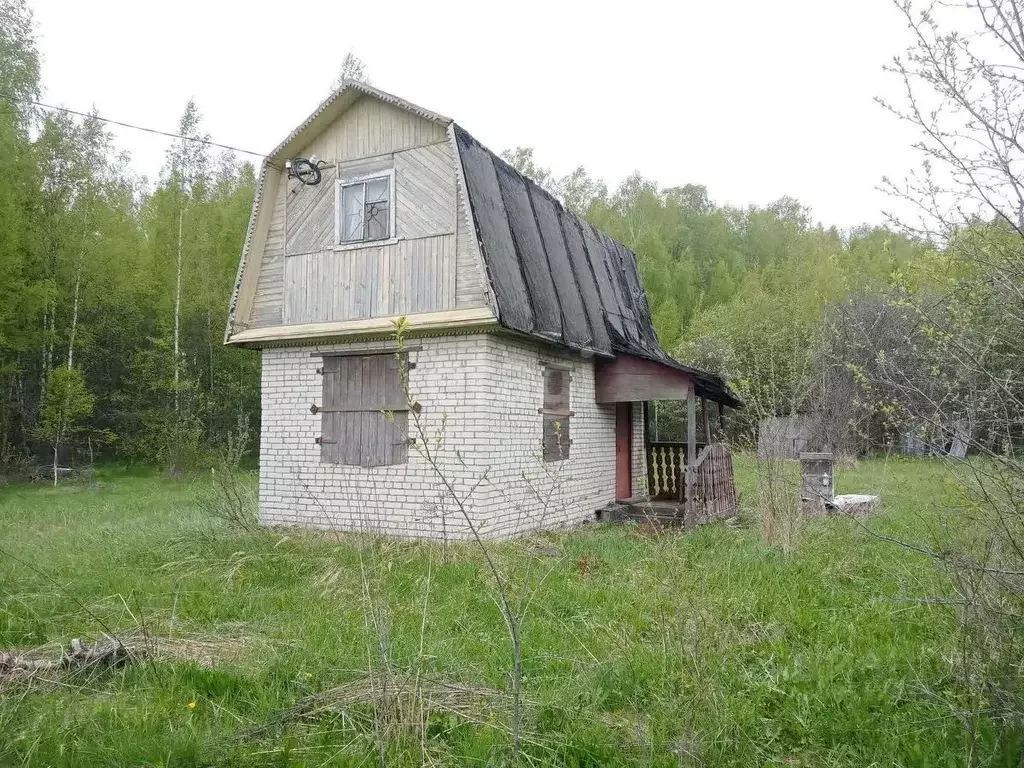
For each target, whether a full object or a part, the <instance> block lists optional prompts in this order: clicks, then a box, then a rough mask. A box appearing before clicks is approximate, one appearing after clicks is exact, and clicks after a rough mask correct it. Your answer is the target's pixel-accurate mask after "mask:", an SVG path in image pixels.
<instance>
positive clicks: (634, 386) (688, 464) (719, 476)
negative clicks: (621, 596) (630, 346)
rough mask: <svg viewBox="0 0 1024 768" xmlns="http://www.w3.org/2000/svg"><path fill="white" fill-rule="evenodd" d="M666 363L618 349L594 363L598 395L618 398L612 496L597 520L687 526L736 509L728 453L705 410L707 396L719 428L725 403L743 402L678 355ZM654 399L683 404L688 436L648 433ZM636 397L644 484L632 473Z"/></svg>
mask: <svg viewBox="0 0 1024 768" xmlns="http://www.w3.org/2000/svg"><path fill="white" fill-rule="evenodd" d="M671 363H673V365H669V364H666V363H664V362H659V361H653V360H646V359H642V358H635V357H631V356H622V357H619V358H616V359H615V360H614V361H610V362H606V363H603V364H600V365H598V367H597V369H596V395H597V401H598V402H603V403H615V404H616V409H617V418H616V483H615V485H616V494H615V496H616V497H615V500H614V501H613V502H612V503H610V504H608V505H606V506H605V507H603V508H602V509H600V510H598V511H597V518H598V519H599V520H604V521H612V520H637V521H646V522H653V523H657V524H661V525H669V526H682V527H684V528H692V527H694V526H696V525H698V524H701V523H706V522H712V521H714V520H720V519H724V518H728V517H732V516H734V515H735V514H736V512H737V508H738V501H739V499H738V494H737V492H736V482H735V476H734V473H733V465H732V454H731V453H730V452H729V449H728V448H727V447H726V445H725V444H724V443H722V442H719V441H718V440H717V439H716V437H718V436H717V435H715V434H714V431H713V430H712V426H711V422H712V419H711V418H710V417H709V410H710V404H711V403H717V405H718V417H719V418H718V421H719V431H721V424H722V409H723V408H724V407H727V406H728V407H734V408H735V407H741V406H742V403H741V402H740V401H739V399H738V398H737V397H736V396H735V395H734V394H733V393H732V392H731V391H730V390H729V389H728V387H726V386H725V384H724V382H722V381H721V380H720V379H718V378H717V377H713V376H710V375H709V374H705V373H703V372H700V371H696V370H694V369H688V368H686V367H685V366H682V365H680V364H678V363H675V361H671ZM652 400H679V401H684V402H685V403H686V438H687V439H686V440H685V441H657V440H652V439H651V423H650V412H651V409H650V401H652ZM698 400H699V401H700V406H701V407H700V420H699V422H698V416H697V403H698ZM638 402H642V403H643V436H644V456H645V459H646V461H645V466H646V470H647V476H646V478H643V480H645V481H646V482H644V483H642V484H641V483H638V482H635V481H634V478H632V476H631V473H632V467H631V462H630V457H631V455H632V433H631V430H630V424H631V422H632V409H633V408H634V407H635V404H636V403H638ZM698 434H699V435H700V438H701V439H700V440H698ZM638 486H639V487H640V488H641V490H643V489H646V492H645V493H642V494H641V495H636V493H635V492H634V489H636V488H637V487H638Z"/></svg>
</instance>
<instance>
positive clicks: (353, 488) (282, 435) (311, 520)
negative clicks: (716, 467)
mask: <svg viewBox="0 0 1024 768" xmlns="http://www.w3.org/2000/svg"><path fill="white" fill-rule="evenodd" d="M409 344H410V346H415V347H419V349H415V350H413V351H411V352H410V354H409V359H410V362H415V363H416V366H415V368H413V369H412V370H411V371H410V374H409V389H410V394H411V396H412V398H413V399H414V400H416V401H418V402H419V403H420V404H421V406H422V411H421V422H422V425H423V429H424V431H425V433H426V438H427V443H426V446H424V440H423V438H422V436H421V435H420V434H418V433H417V431H416V428H415V427H414V426H413V424H412V416H411V415H410V427H409V434H410V437H415V438H416V445H414V446H411V447H410V449H409V461H408V463H406V464H402V465H397V466H390V467H352V466H344V465H335V464H321V463H320V446H319V445H317V444H316V442H315V438H316V437H317V436H318V435H319V434H320V417H319V416H314V415H313V414H311V413H310V411H309V406H310V405H311V404H312V403H317V404H320V403H321V384H322V377H321V376H320V375H319V374H317V373H316V369H317V368H318V367H319V366H320V365H321V364H322V363H321V358H320V357H318V356H316V354H315V353H317V352H323V351H332V350H337V349H346V350H350V349H366V350H373V349H374V348H380V346H381V345H380V344H379V343H375V342H362V343H354V344H343V345H338V344H335V345H319V346H303V347H290V348H273V349H266V350H264V351H263V380H262V385H263V431H262V435H261V441H260V519H261V521H262V522H263V523H265V524H268V525H295V524H306V525H314V526H318V527H322V528H337V529H339V530H373V531H376V532H379V533H385V534H388V535H394V536H416V537H429V538H465V537H467V536H468V535H469V530H468V528H467V526H466V522H465V518H464V516H463V514H462V512H461V510H460V509H459V506H458V504H457V503H456V502H455V500H454V499H453V496H452V492H451V491H449V490H448V489H447V488H446V487H445V483H444V482H442V480H441V478H440V477H439V476H438V474H437V472H435V471H434V469H433V468H432V467H431V464H430V462H428V461H427V459H426V458H425V456H424V455H423V451H424V448H425V447H426V449H427V450H429V452H430V453H431V454H432V455H433V456H435V457H436V464H437V465H438V467H439V468H440V470H441V472H442V474H443V476H444V478H445V480H446V481H447V482H448V483H450V484H451V486H452V487H453V489H454V491H455V494H456V495H458V496H459V497H460V498H462V499H464V506H465V509H466V511H467V512H468V514H469V516H470V518H471V519H472V521H473V524H474V526H476V527H477V529H478V530H479V531H480V532H481V533H482V534H483V535H485V536H488V537H506V536H515V535H519V534H522V533H525V532H527V531H530V530H535V529H538V528H555V527H562V526H567V525H574V524H577V523H580V522H582V521H584V520H593V519H594V511H595V510H596V509H597V508H598V507H600V506H603V505H604V504H606V503H607V502H609V501H611V500H612V498H613V497H614V495H615V408H614V406H601V405H597V404H596V403H595V402H594V367H593V362H592V361H591V360H589V359H583V358H580V357H576V356H572V355H570V354H568V353H567V352H564V351H559V350H555V349H554V348H548V347H546V346H543V345H539V344H534V343H530V342H525V341H520V340H518V339H511V338H509V337H505V336H499V335H495V334H475V335H465V336H451V337H443V338H424V339H414V340H410V342H409ZM543 361H551V362H558V363H560V364H567V365H570V366H571V368H572V379H571V389H570V408H572V410H573V411H575V416H573V418H572V422H571V437H572V446H571V449H570V455H569V458H568V459H566V460H565V461H560V462H547V463H545V462H543V461H541V459H540V448H541V418H542V417H541V415H540V414H539V413H538V412H537V411H538V408H540V407H541V405H542V403H543V397H544V396H543V367H542V365H541V364H540V363H541V362H543ZM633 418H634V434H633V484H634V490H635V491H637V492H639V491H640V490H642V488H643V487H644V486H645V485H646V468H645V464H644V454H643V413H642V408H641V406H640V404H639V403H636V404H634V409H633Z"/></svg>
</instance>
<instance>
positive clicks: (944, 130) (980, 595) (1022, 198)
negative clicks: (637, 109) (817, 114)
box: [872, 0, 1024, 754]
mask: <svg viewBox="0 0 1024 768" xmlns="http://www.w3.org/2000/svg"><path fill="white" fill-rule="evenodd" d="M896 7H897V9H898V10H899V12H900V14H901V15H902V18H903V19H904V21H905V22H906V24H907V25H908V27H909V29H910V31H911V34H912V39H913V43H912V44H911V46H910V47H909V48H908V50H907V51H906V53H905V54H904V55H903V56H900V57H897V58H895V59H894V60H893V63H892V64H891V65H890V66H889V68H888V69H889V71H890V72H891V73H893V74H894V75H895V76H896V77H897V78H898V80H899V82H900V84H901V85H902V89H903V98H902V101H901V102H900V103H890V102H886V101H882V103H883V105H884V106H885V107H886V108H887V109H889V110H890V111H891V112H892V113H893V114H894V115H896V116H897V117H898V118H899V119H901V120H903V121H906V122H907V123H909V124H910V125H911V126H913V127H914V128H915V129H916V130H917V131H918V134H919V139H918V141H917V142H916V144H915V147H916V149H917V150H918V151H919V152H920V154H921V157H922V162H921V167H920V170H919V171H916V172H914V173H912V174H911V175H910V176H909V177H908V178H907V179H906V180H905V181H903V182H900V183H896V182H894V181H892V180H890V179H887V180H885V184H886V186H887V188H888V189H889V191H890V192H891V193H892V194H893V196H894V198H895V200H897V201H899V203H900V204H901V205H902V210H901V211H899V212H897V211H893V212H892V213H891V218H892V220H893V222H894V223H895V224H897V225H898V226H900V227H901V228H902V229H904V231H906V232H908V233H911V234H914V235H919V236H923V237H927V238H930V239H931V240H933V241H934V242H935V243H936V244H937V245H939V246H940V248H941V253H940V254H939V255H938V256H937V257H936V258H935V259H934V260H932V261H931V262H930V263H928V264H926V266H927V267H928V271H927V273H926V274H925V275H923V276H922V275H920V274H914V273H912V272H909V273H906V274H903V273H900V274H897V275H895V279H894V280H893V288H892V291H891V294H890V301H891V302H892V303H894V304H896V305H898V306H900V307H902V308H903V309H904V310H905V311H906V312H908V313H910V314H911V316H912V317H913V321H914V324H915V326H916V327H917V328H919V329H920V333H919V334H918V336H917V338H916V339H915V340H914V344H915V346H916V347H918V356H919V357H921V358H922V359H924V360H925V361H927V365H925V366H921V367H915V368H911V369H909V370H908V369H906V368H904V367H901V366H900V365H899V361H898V359H892V358H891V357H887V356H886V355H885V354H884V351H879V353H878V354H877V355H876V357H875V361H874V363H875V365H874V367H873V374H872V375H873V378H874V380H875V381H874V383H876V384H877V385H878V386H879V387H884V388H885V389H886V391H888V392H889V393H891V397H892V399H893V401H894V406H893V407H894V408H895V409H897V412H896V416H897V417H898V418H899V419H901V420H902V421H904V422H906V423H911V424H919V425H922V426H923V427H925V428H927V429H931V430H933V431H938V432H940V433H941V432H943V431H945V432H947V433H948V432H949V431H952V432H953V434H952V435H951V439H952V440H953V441H957V440H959V441H961V442H962V443H963V445H964V447H967V448H969V449H970V450H971V452H972V453H974V454H976V458H969V459H966V460H961V461H956V462H953V463H951V464H950V471H951V474H952V478H953V479H954V480H955V481H956V482H957V487H958V489H959V493H960V498H961V499H962V502H963V503H962V504H960V505H958V508H957V510H956V512H957V516H958V520H957V521H956V522H957V524H958V525H957V527H956V530H959V529H960V526H964V532H963V535H961V536H959V537H950V536H947V537H944V538H943V539H941V540H939V541H938V542H936V543H935V544H934V545H932V547H931V552H932V554H933V556H934V557H935V558H936V559H937V560H938V561H939V562H940V563H942V564H943V565H944V566H945V567H946V568H947V571H948V573H949V575H950V576H951V579H952V583H953V585H954V586H955V588H956V592H957V600H956V605H957V608H958V616H959V618H960V622H961V630H962V638H963V649H964V650H963V653H962V654H961V655H960V658H959V662H960V671H961V672H962V682H963V684H964V689H965V690H966V691H967V692H968V694H970V697H969V698H968V699H967V700H966V701H964V699H963V698H962V697H961V698H960V699H959V700H958V701H957V702H951V704H952V711H953V712H955V713H956V714H957V715H958V716H959V717H960V718H961V720H962V722H963V724H964V727H965V729H966V731H967V733H968V734H970V735H971V737H972V738H974V739H976V738H977V737H978V733H977V728H976V724H977V718H978V715H979V713H980V712H982V711H986V712H987V713H988V714H989V715H994V716H995V719H996V721H997V722H999V723H1001V724H1002V726H1003V727H1002V734H1001V736H1002V738H1003V740H1004V743H1005V744H1007V745H1009V744H1012V743H1014V742H1015V743H1016V744H1017V747H1016V750H1017V752H1018V754H1019V744H1020V738H1021V733H1022V732H1024V673H1022V670H1021V667H1020V665H1019V660H1020V654H1019V638H1020V636H1021V633H1022V632H1024V582H1022V581H1021V579H1020V574H1021V573H1024V463H1022V460H1021V457H1020V455H1019V453H1018V451H1019V445H1020V441H1021V439H1022V437H1024V181H1022V176H1021V171H1022V169H1024V144H1022V139H1021V133H1020V116H1021V114H1022V112H1024V78H1022V77H1021V72H1022V71H1024V23H1022V20H1024V2H1022V0H969V2H966V3H964V4H962V5H953V4H946V3H938V2H932V3H930V4H927V5H925V6H923V7H922V8H918V7H917V6H913V5H911V3H910V2H908V0H898V1H897V3H896ZM950 423H953V424H954V425H956V426H955V427H954V428H953V429H952V430H950V429H949V424H950Z"/></svg>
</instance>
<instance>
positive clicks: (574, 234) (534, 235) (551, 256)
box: [454, 125, 742, 407]
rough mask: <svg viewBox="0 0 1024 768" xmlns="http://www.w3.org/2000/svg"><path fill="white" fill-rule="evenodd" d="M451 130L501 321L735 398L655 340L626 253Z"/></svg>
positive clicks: (631, 257) (702, 392)
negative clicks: (650, 365)
mask: <svg viewBox="0 0 1024 768" xmlns="http://www.w3.org/2000/svg"><path fill="white" fill-rule="evenodd" d="M454 129H455V139H456V144H457V146H458V150H459V156H460V158H461V160H462V168H463V174H464V176H465V179H466V192H467V196H468V198H469V204H470V210H471V211H472V214H473V223H474V226H475V227H476V232H477V239H478V241H479V243H480V251H481V255H482V256H483V260H484V265H485V267H486V269H487V276H488V279H489V281H490V283H491V288H492V290H493V292H494V298H495V302H496V304H497V309H498V321H499V322H500V323H501V324H502V325H503V326H505V327H506V328H509V329H510V330H513V331H517V332H519V333H523V334H527V335H530V336H534V337H537V338H540V339H543V340H545V341H549V342H555V343H558V344H562V345H564V346H567V347H570V348H573V349H577V350H584V351H590V352H593V353H596V354H599V355H604V356H609V357H611V356H617V355H622V354H626V355H633V356H634V357H640V358H643V359H645V360H651V361H653V362H656V363H660V364H662V365H667V366H669V367H671V368H673V369H675V370H679V371H683V372H685V373H687V374H689V375H690V376H692V377H693V379H694V381H695V383H696V386H695V389H696V393H697V394H698V395H699V396H701V397H708V398H710V399H712V400H715V401H717V402H721V403H724V404H726V405H730V406H733V407H739V406H741V405H742V403H741V401H740V400H739V398H738V397H736V395H735V394H733V392H732V391H730V390H729V388H728V386H727V385H726V384H725V382H724V381H723V380H722V379H721V378H720V377H718V376H715V375H714V374H711V373H708V372H706V371H701V370H699V369H697V368H692V367H690V366H686V365H683V364H682V363H680V362H678V361H676V360H674V359H672V358H671V357H670V356H669V355H668V354H667V353H666V352H665V351H664V350H663V349H662V348H661V345H660V344H659V343H658V339H657V336H656V335H655V333H654V325H653V323H652V321H651V311H650V307H649V306H648V304H647V295H646V292H645V291H644V289H643V284H642V283H641V281H640V274H639V272H638V271H637V259H636V255H635V254H634V253H633V252H632V251H630V250H629V249H628V248H626V246H624V245H623V244H622V243H620V242H618V241H617V240H614V239H612V238H611V237H608V236H607V235H605V234H604V233H603V232H601V231H600V230H598V229H597V228H596V227H594V226H593V225H592V224H590V223H589V222H586V221H584V220H582V219H580V218H579V217H578V216H576V215H575V214H574V213H572V212H571V211H569V210H567V209H566V208H565V207H564V206H563V205H562V204H561V203H560V202H559V201H558V200H556V199H555V198H554V197H552V196H551V194H549V193H548V192H547V191H546V190H544V189H542V188H541V187H540V186H539V185H538V184H536V183H535V182H533V181H532V180H530V179H528V178H527V177H526V176H524V175H523V174H521V173H519V171H517V170H516V169H515V168H513V167H512V166H511V165H509V164H508V163H506V162H505V161H504V160H502V159H501V158H500V157H498V156H497V155H495V154H494V153H493V152H491V151H490V150H489V149H487V148H486V147H485V146H484V145H483V144H481V143H480V142H478V141H477V140H476V139H474V138H473V137H472V136H471V135H470V134H469V133H468V132H466V130H465V129H463V128H462V127H461V126H459V125H455V126H454Z"/></svg>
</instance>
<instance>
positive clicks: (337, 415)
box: [320, 354, 409, 467]
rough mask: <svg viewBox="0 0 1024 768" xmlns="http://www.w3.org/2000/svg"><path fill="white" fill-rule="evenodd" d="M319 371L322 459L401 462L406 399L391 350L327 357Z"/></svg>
mask: <svg viewBox="0 0 1024 768" xmlns="http://www.w3.org/2000/svg"><path fill="white" fill-rule="evenodd" d="M323 372H324V382H323V406H322V408H321V411H322V415H321V431H322V434H321V437H320V446H321V447H320V459H321V461H323V462H329V463H334V464H350V465H354V466H361V467H379V466H385V465H389V464H404V463H405V462H406V461H407V460H408V434H409V422H408V403H407V399H406V396H405V391H404V389H403V387H402V377H401V373H400V371H399V367H398V359H397V358H396V357H395V355H393V354H380V355H359V356H339V357H325V358H324V367H323ZM389 413H390V414H391V417H390V418H389V416H388V414H389Z"/></svg>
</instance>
